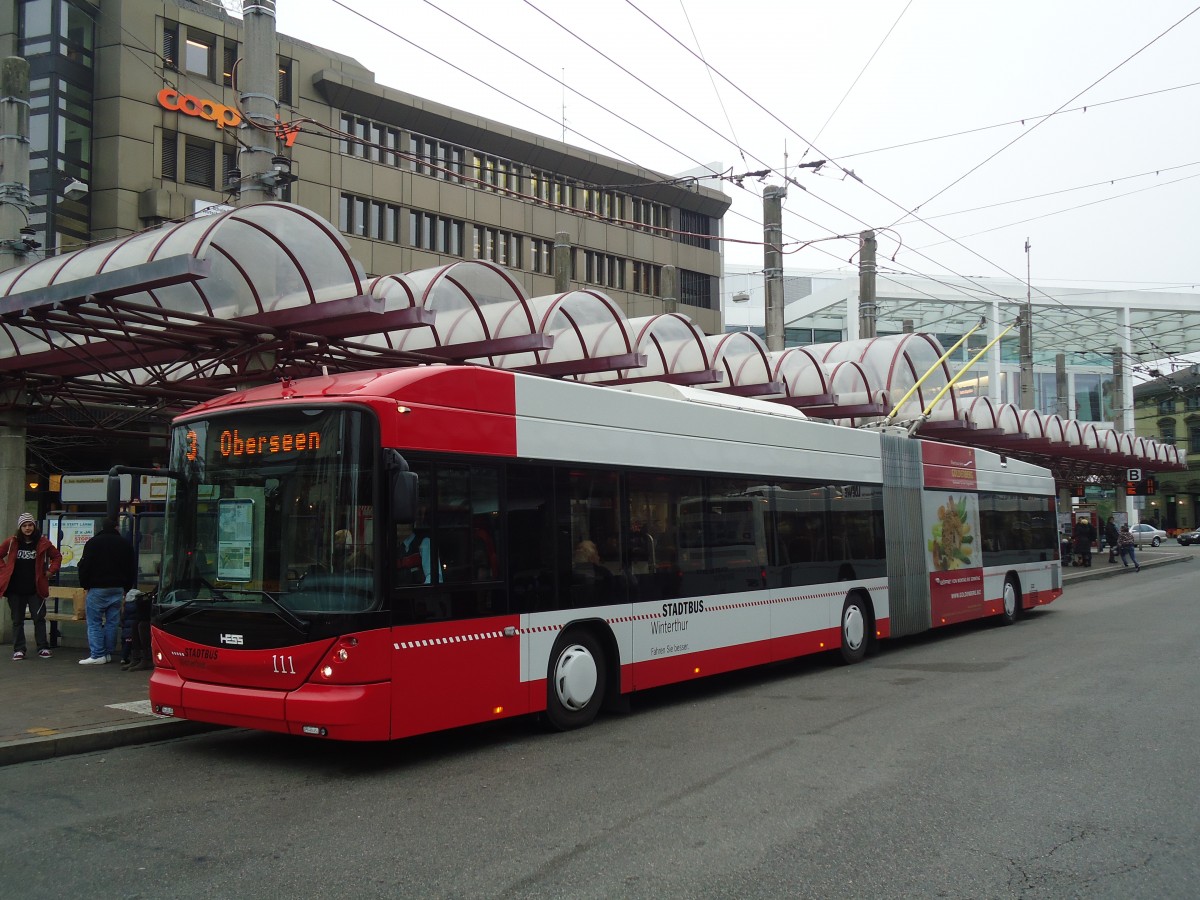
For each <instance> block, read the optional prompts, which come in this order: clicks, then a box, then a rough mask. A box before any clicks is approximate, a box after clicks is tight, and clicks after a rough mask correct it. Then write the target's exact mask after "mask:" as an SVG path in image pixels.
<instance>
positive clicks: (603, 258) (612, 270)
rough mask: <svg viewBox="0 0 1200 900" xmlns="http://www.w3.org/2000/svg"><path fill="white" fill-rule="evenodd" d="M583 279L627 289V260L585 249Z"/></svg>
mask: <svg viewBox="0 0 1200 900" xmlns="http://www.w3.org/2000/svg"><path fill="white" fill-rule="evenodd" d="M582 253H583V281H585V282H587V283H589V284H598V285H600V286H601V287H608V288H615V289H616V290H619V291H623V290H625V260H623V259H621V257H619V256H611V255H609V254H607V253H597V252H596V251H595V250H583V251H582Z"/></svg>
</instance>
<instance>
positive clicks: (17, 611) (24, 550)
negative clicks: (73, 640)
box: [0, 513, 62, 659]
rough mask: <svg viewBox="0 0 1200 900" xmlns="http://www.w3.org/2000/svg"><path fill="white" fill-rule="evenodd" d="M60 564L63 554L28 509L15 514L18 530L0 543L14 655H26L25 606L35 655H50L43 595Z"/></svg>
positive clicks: (0, 589) (1, 585) (0, 577)
mask: <svg viewBox="0 0 1200 900" xmlns="http://www.w3.org/2000/svg"><path fill="white" fill-rule="evenodd" d="M60 565H62V554H61V553H59V552H58V548H57V547H55V546H54V544H52V543H51V542H50V539H49V538H48V537H46V536H45V535H44V534H42V532H41V530H40V529H39V528H38V525H37V520H36V519H34V517H33V516H31V515H30V514H29V513H21V515H19V516H18V517H17V533H16V534H14V535H13V536H12V537H10V538H9V539H8V540H6V541H5V542H4V543H3V544H0V594H4V595H5V596H6V597H8V608H9V610H11V611H12V623H13V656H12V658H13V659H24V658H25V609H26V607H28V609H29V618H31V619H33V636H34V639H35V640H36V641H37V646H38V656H40V657H42V658H43V659H49V658H50V641H49V639H48V638H47V636H46V598H47V597H49V596H50V579H51V578H53V577H54V575H55V573H57V572H58V567H59V566H60Z"/></svg>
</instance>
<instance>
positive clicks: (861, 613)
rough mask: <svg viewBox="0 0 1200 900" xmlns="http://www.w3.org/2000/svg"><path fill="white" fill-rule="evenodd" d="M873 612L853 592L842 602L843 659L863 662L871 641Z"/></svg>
mask: <svg viewBox="0 0 1200 900" xmlns="http://www.w3.org/2000/svg"><path fill="white" fill-rule="evenodd" d="M870 625H871V612H870V609H869V607H867V605H866V602H865V601H864V600H863V598H862V596H861V595H859V594H851V595H850V596H848V597H847V598H846V602H845V603H843V604H842V619H841V629H840V630H841V636H842V647H841V650H842V661H843V662H845V663H847V664H852V663H856V662H861V661H862V659H863V657H865V656H866V655H867V644H868V643H869V642H870V634H869V629H870Z"/></svg>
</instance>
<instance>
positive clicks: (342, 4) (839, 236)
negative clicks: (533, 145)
mask: <svg viewBox="0 0 1200 900" xmlns="http://www.w3.org/2000/svg"><path fill="white" fill-rule="evenodd" d="M334 2H335V3H336V4H337V5H339V6H341V7H343V8H345V9H347V10H348V11H349V12H351V13H353V14H355V15H358V16H360V17H362V18H364V19H365V20H367V21H368V22H370V23H371V24H374V25H376V27H379V28H381V29H382V30H384V31H386V32H388V33H390V34H392V35H394V36H396V37H400V38H401V40H405V41H406V43H409V44H410V45H413V46H418V45H416V44H414V43H413V42H411V41H407V39H405V38H403V37H402V36H400V35H398V34H396V32H394V31H392V30H391V29H388V28H387V27H386V26H383V25H382V24H381V23H378V22H376V21H375V20H373V19H371V18H370V17H369V16H366V15H365V14H363V13H360V12H359V11H357V10H354V9H352V8H351V7H348V6H346V4H344V3H341V2H339V0H334ZM426 2H428V0H426ZM526 2H527V3H528V0H526ZM627 2H628V3H629V5H630V6H631V7H633V8H634V9H635V10H636V11H637V12H639V13H640V14H641V15H643V16H644V17H646V18H647V19H649V20H650V21H651V22H652V23H653V24H655V25H656V26H658V27H659V28H660V29H661V28H662V26H661V25H660V24H659V23H657V22H656V21H655V20H653V19H652V18H651V17H649V16H647V15H646V13H645V12H643V11H642V10H640V9H638V7H637V6H636V5H635V4H633V3H632V2H631V0H627ZM430 5H432V4H430ZM529 5H530V6H531V8H534V9H535V10H536V9H537V8H536V7H534V6H533V5H532V4H529ZM434 8H435V9H436V8H437V7H436V6H435V7H434ZM439 11H440V10H439ZM537 11H539V12H541V10H537ZM543 15H544V13H543ZM452 18H453V17H452ZM548 18H549V17H548ZM1185 18H1186V17H1185ZM552 21H553V20H552ZM1181 21H1182V20H1181ZM556 24H557V23H556ZM1177 24H1178V23H1177ZM468 27H469V26H468ZM560 27H562V26H561V25H560ZM1173 27H1174V26H1173ZM472 30H474V29H472ZM564 30H567V31H568V32H569V29H564ZM663 30H664V31H665V29H663ZM1168 30H1169V29H1168ZM569 33H570V32H569ZM667 34H668V35H669V36H671V37H672V38H673V39H675V40H676V42H677V43H679V41H678V39H677V38H674V36H673V35H670V33H669V32H667ZM576 37H578V36H576ZM580 40H582V39H580ZM583 43H585V44H587V42H586V41H583ZM588 46H589V47H590V49H593V51H594V52H597V53H599V52H600V51H598V50H596V48H594V47H591V45H588ZM681 46H683V45H682V44H681ZM418 49H422V50H424V48H422V47H419V46H418ZM685 49H686V50H688V52H689V53H691V54H692V55H693V56H697V58H699V59H700V60H701V62H702V63H703V64H704V65H705V66H706V69H710V70H711V71H712V72H716V74H718V75H720V76H721V77H722V78H723V79H724V80H725V81H726V82H727V83H729V84H730V85H731V86H733V87H734V88H735V89H736V90H738V91H739V92H741V93H742V94H743V95H745V96H747V97H748V98H749V99H751V101H752V102H755V103H756V104H757V101H754V100H753V98H752V97H749V95H748V94H746V92H745V91H743V90H742V89H741V88H740V87H738V86H737V85H736V84H734V83H733V82H732V81H730V79H728V78H726V77H725V76H724V75H723V74H722V73H720V72H719V71H718V70H716V69H715V68H712V67H711V66H709V65H708V64H707V62H706V61H705V60H704V59H703V57H700V56H698V54H696V53H695V52H694V51H692V50H691V49H690V48H687V47H686V46H685ZM1143 49H1144V48H1143ZM425 52H427V53H428V51H427V50H426V51H425ZM1139 52H1140V51H1139ZM430 55H431V56H433V57H434V58H435V59H438V60H439V61H441V62H443V63H445V62H446V61H445V60H442V59H441V58H440V57H438V56H437V55H436V54H432V53H430ZM600 55H601V56H604V57H605V58H606V59H608V57H607V56H606V55H605V54H603V53H600ZM1135 55H1136V54H1135ZM610 62H612V60H611V59H610ZM449 65H451V67H452V68H454V69H455V70H456V71H460V72H462V73H463V74H465V75H467V76H468V77H471V78H473V79H475V80H476V81H481V82H483V80H482V79H480V78H478V77H477V76H473V75H471V73H469V72H466V71H465V70H463V69H461V68H460V67H457V66H454V65H453V64H449ZM534 68H537V67H534ZM543 74H544V75H546V77H549V78H551V79H552V80H556V81H557V80H558V79H555V78H554V76H552V75H549V74H548V73H544V72H543ZM630 74H631V76H632V73H630ZM632 77H634V78H635V79H637V80H638V81H639V82H640V83H642V84H644V85H646V83H645V82H644V81H643V80H642V79H640V78H637V76H632ZM710 77H711V75H710ZM560 83H561V82H560ZM1097 83H1098V82H1097ZM489 86H490V85H489ZM646 86H647V87H649V85H646ZM651 90H653V88H651ZM500 93H501V94H503V95H504V96H506V97H508V98H509V99H512V100H513V101H514V102H517V103H518V104H520V105H522V106H524V107H525V108H527V109H531V110H532V111H533V112H535V113H538V111H537V110H533V109H532V108H531V107H529V106H528V104H525V103H523V102H522V101H519V100H517V99H516V98H514V97H511V95H508V94H505V93H504V92H502V91H501V92H500ZM576 93H578V92H576ZM580 96H583V95H582V94H580ZM660 96H661V94H660ZM585 99H590V98H585ZM591 102H594V101H591ZM1068 102H1070V101H1068ZM674 105H676V106H677V108H680V109H681V110H682V107H678V104H674ZM757 105H758V106H759V108H760V109H763V111H764V112H766V113H767V114H768V115H771V116H772V117H773V118H775V119H776V121H779V122H780V123H781V124H784V125H785V127H787V126H786V123H783V122H782V120H780V119H779V118H778V117H777V116H774V114H773V113H771V112H770V111H769V110H767V109H766V108H765V107H763V106H762V105H761V104H757ZM601 108H603V107H601ZM683 111H684V112H686V110H683ZM539 114H540V113H539ZM689 115H690V113H689ZM547 118H549V117H547ZM634 127H637V126H634ZM639 130H643V129H639ZM789 130H792V129H790V128H789ZM643 132H644V130H643ZM792 132H793V133H794V134H797V137H800V139H801V140H802V141H804V142H805V143H806V144H808V145H809V146H810V147H812V148H813V149H816V148H815V146H813V144H811V143H810V142H808V141H807V140H806V139H805V138H803V136H802V135H799V134H798V133H796V132H795V131H794V130H792ZM575 133H577V134H579V132H575ZM644 133H645V132H644ZM720 136H721V137H722V138H723V139H725V140H727V141H729V142H730V143H731V145H733V146H735V147H738V149H739V152H741V151H742V150H743V149H744V148H741V147H740V145H739V144H738V143H737V141H736V136H735V138H734V139H733V140H730V139H729V138H727V137H725V136H724V135H720ZM580 137H583V138H585V139H589V138H587V136H586V135H583V134H580ZM589 140H590V139H589ZM596 143H597V146H601V147H603V145H601V144H599V143H598V142H596ZM605 149H608V148H605ZM609 152H612V151H611V150H609ZM818 152H819V151H818ZM614 156H617V157H618V158H622V159H624V158H625V157H622V156H621V155H620V154H616V153H614ZM626 161H630V160H626ZM693 161H694V162H696V163H697V164H698V165H701V166H703V164H702V163H699V161H697V160H693ZM630 162H631V161H630ZM773 171H774V170H773ZM848 174H851V175H852V176H853V173H848ZM854 177H856V178H857V176H854ZM789 180H790V179H789ZM857 180H859V181H860V182H861V179H857ZM792 183H795V182H794V181H793V182H792ZM864 184H865V182H864ZM867 186H868V187H870V186H869V185H867ZM801 187H802V186H801ZM871 189H872V190H873V191H874V192H875V193H877V194H878V195H879V196H881V197H884V199H887V200H888V202H890V203H892V204H893V205H895V206H897V207H898V208H901V209H903V207H902V206H900V204H897V203H895V201H892V200H890V198H887V197H885V195H883V194H882V193H880V192H879V191H877V190H875V189H874V188H871ZM805 190H807V189H805ZM814 197H815V199H818V200H821V202H826V203H827V204H828V201H824V200H823V199H822V198H820V197H817V196H816V195H814ZM828 205H830V206H832V207H833V208H834V209H837V210H838V211H839V212H841V213H842V214H843V215H848V216H849V215H851V214H849V213H847V212H846V211H845V210H841V209H838V207H836V205H833V204H828ZM735 212H736V211H735ZM851 217H852V218H856V219H857V217H854V216H851ZM744 218H747V219H748V217H744ZM800 218H802V219H803V218H804V217H800ZM805 221H810V223H811V220H807V219H805ZM858 221H860V222H862V220H861V219H859V220H858ZM812 224H816V223H812ZM862 224H864V225H867V223H865V222H862ZM818 227H822V228H823V226H818ZM867 227H870V226H869V225H868V226H867ZM931 227H932V226H931ZM823 230H826V231H828V232H829V233H830V235H831V238H834V239H839V238H847V237H849V236H846V235H839V234H837V233H836V231H835V230H833V229H827V228H824V229H823ZM934 230H935V231H936V230H937V229H936V228H935V229H934ZM939 233H941V232H939ZM709 237H711V236H709ZM947 237H948V239H950V240H953V239H952V238H949V236H947ZM746 243H761V242H758V241H748V242H746ZM813 243H815V242H812V241H809V242H805V244H806V245H812V244H813ZM817 249H818V250H821V252H825V253H828V251H826V250H822V249H821V248H819V247H818V248H817ZM965 249H967V250H969V251H970V252H972V253H975V251H973V250H971V248H965ZM829 255H831V256H832V254H829ZM917 255H920V256H922V257H923V258H926V259H928V260H929V261H930V262H934V263H935V264H937V265H942V264H941V263H938V261H936V260H933V259H931V258H929V257H928V256H925V255H924V254H922V253H920V252H917ZM975 255H977V256H979V257H980V258H981V259H984V261H985V262H988V263H989V264H991V265H996V264H995V263H993V262H991V261H990V260H987V259H986V258H985V257H983V256H982V255H980V254H978V253H975ZM834 258H836V257H834ZM996 268H998V269H1000V270H1001V271H1004V269H1003V267H1001V266H998V265H996ZM1006 274H1009V275H1010V277H1012V278H1014V280H1015V279H1016V277H1015V276H1012V275H1011V273H1006ZM922 277H928V276H922ZM959 277H964V276H959ZM981 289H982V290H984V291H987V290H988V289H987V288H986V287H983V288H981ZM992 293H993V294H994V295H995V296H996V297H997V299H1001V300H1006V301H1011V300H1013V299H1014V298H1009V297H1004V296H1002V295H999V294H996V293H995V292H994V291H992ZM1047 296H1048V295H1047ZM1051 299H1053V298H1051Z"/></svg>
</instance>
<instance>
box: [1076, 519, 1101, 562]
mask: <svg viewBox="0 0 1200 900" xmlns="http://www.w3.org/2000/svg"><path fill="white" fill-rule="evenodd" d="M1095 539H1096V526H1094V525H1093V524H1092V522H1091V520H1090V519H1080V520H1079V521H1078V522H1076V523H1075V553H1076V555H1077V556H1078V557H1079V558H1080V560H1082V565H1084V566H1091V564H1092V541H1094V540H1095Z"/></svg>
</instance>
